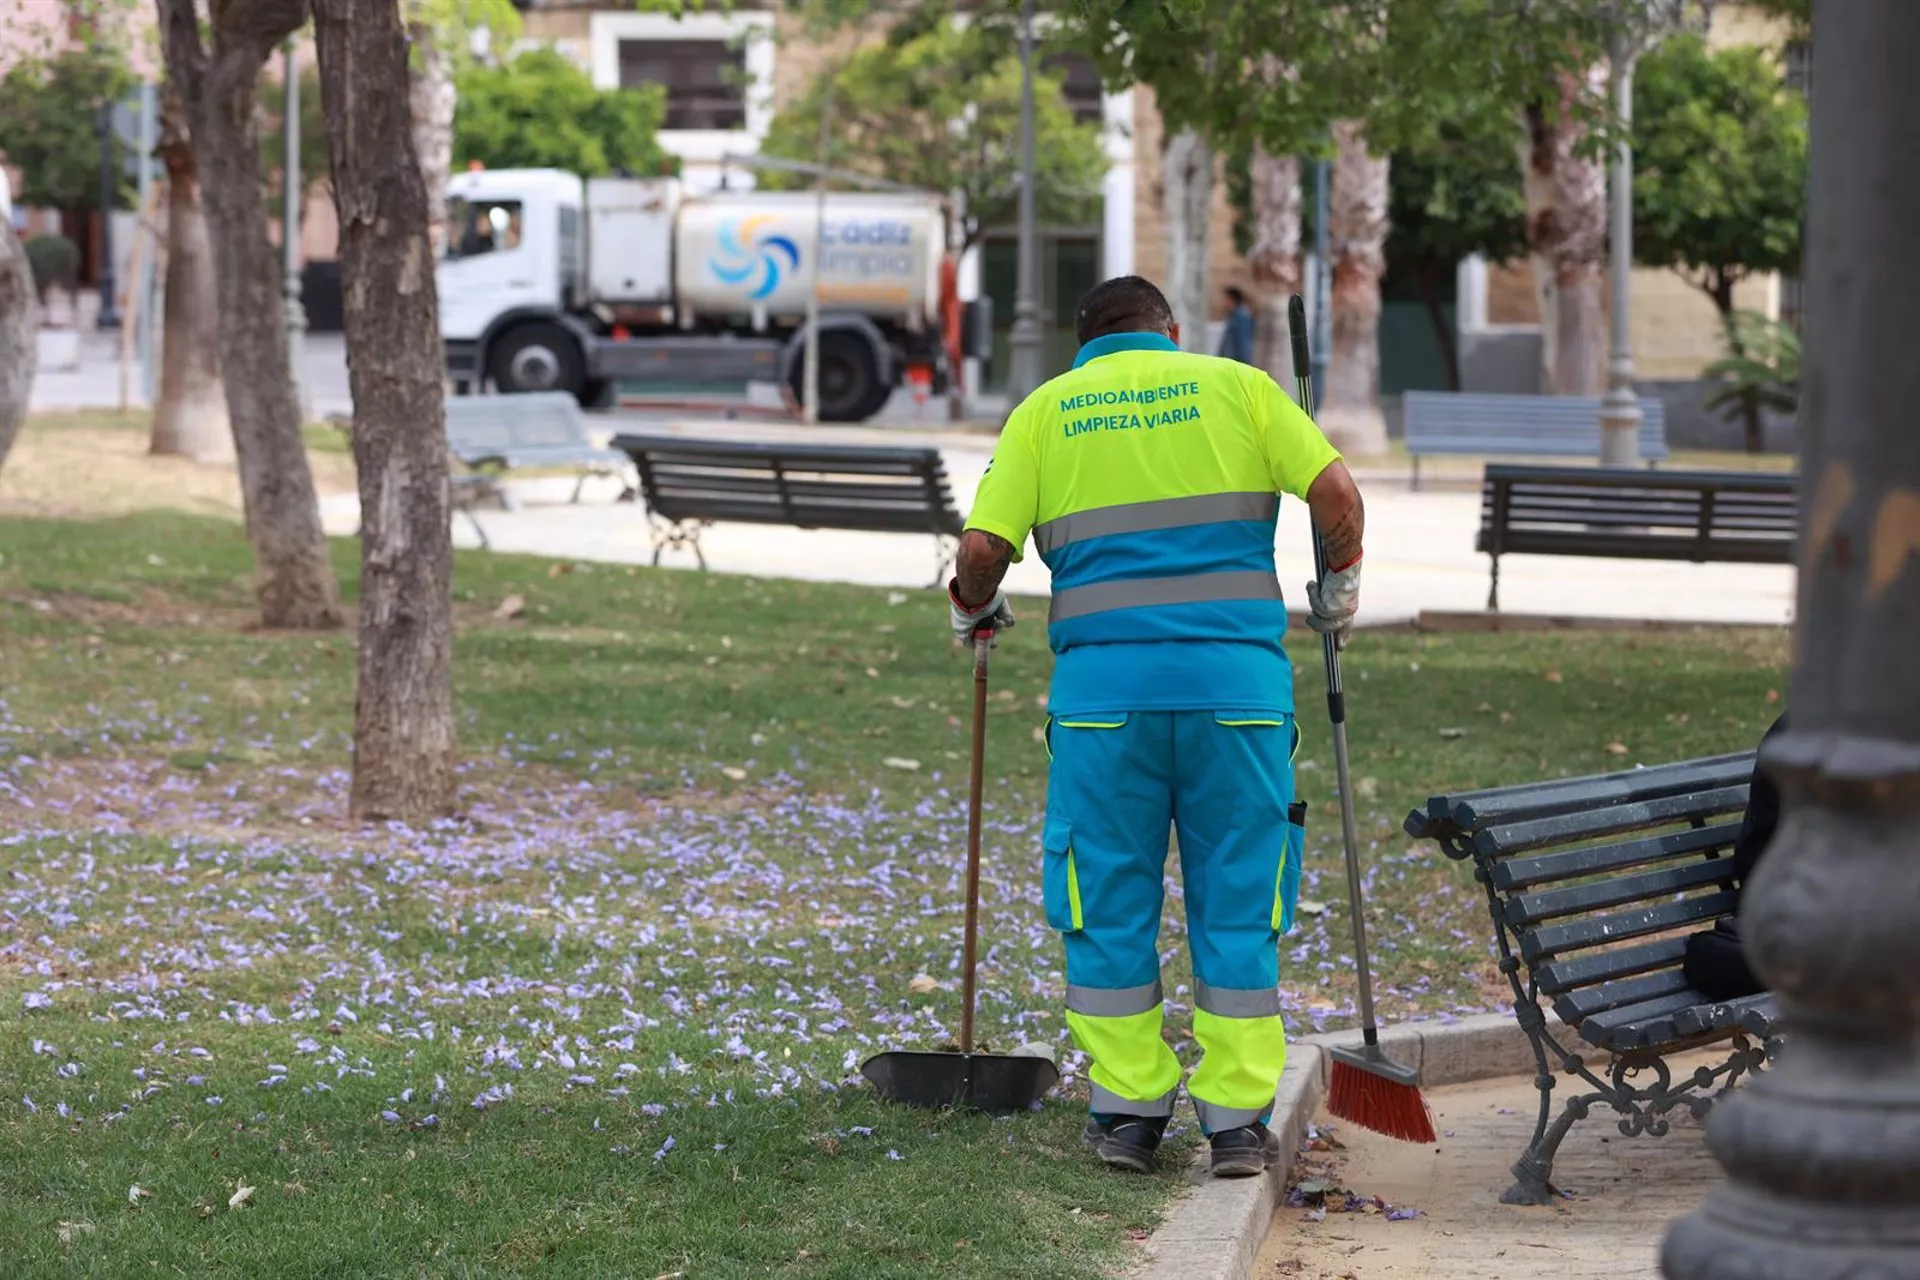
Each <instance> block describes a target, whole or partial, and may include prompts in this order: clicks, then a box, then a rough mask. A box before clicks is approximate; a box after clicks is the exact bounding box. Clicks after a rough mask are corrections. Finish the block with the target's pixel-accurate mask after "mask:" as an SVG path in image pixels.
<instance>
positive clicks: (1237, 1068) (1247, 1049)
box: [1187, 1009, 1287, 1134]
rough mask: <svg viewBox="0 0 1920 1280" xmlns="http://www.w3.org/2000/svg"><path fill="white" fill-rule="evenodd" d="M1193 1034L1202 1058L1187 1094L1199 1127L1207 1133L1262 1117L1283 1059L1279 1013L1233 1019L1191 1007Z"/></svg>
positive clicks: (1284, 1041) (1270, 1105)
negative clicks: (1198, 1121) (1197, 1115)
mask: <svg viewBox="0 0 1920 1280" xmlns="http://www.w3.org/2000/svg"><path fill="white" fill-rule="evenodd" d="M1193 1038H1194V1039H1195V1040H1197V1041H1199V1042H1200V1048H1201V1051H1202V1053H1203V1055H1204V1056H1203V1057H1202V1058H1201V1059H1200V1065H1199V1066H1198V1067H1197V1068H1195V1070H1194V1073H1193V1078H1192V1079H1191V1080H1189V1081H1187V1092H1188V1093H1190V1094H1191V1095H1193V1105H1194V1110H1195V1111H1197V1112H1198V1113H1199V1115H1200V1127H1201V1129H1202V1130H1204V1131H1205V1132H1207V1133H1210V1134H1211V1133H1218V1132H1220V1131H1221V1130H1222V1129H1237V1128H1239V1127H1241V1126H1242V1125H1249V1124H1252V1123H1254V1122H1255V1121H1256V1120H1258V1121H1265V1120H1266V1118H1267V1117H1268V1116H1269V1115H1270V1114H1271V1113H1272V1111H1273V1091H1274V1081H1276V1080H1278V1079H1279V1078H1280V1072H1281V1071H1282V1070H1283V1069H1284V1068H1285V1067H1286V1063H1287V1034H1286V1032H1285V1031H1284V1030H1282V1028H1281V1025H1280V1015H1279V1014H1278V1013H1275V1014H1272V1015H1270V1016H1267V1015H1263V1016H1260V1017H1252V1018H1234V1017H1227V1016H1225V1015H1223V1014H1218V1013H1209V1012H1208V1011H1207V1010H1205V1009H1195V1010H1194V1011H1193Z"/></svg>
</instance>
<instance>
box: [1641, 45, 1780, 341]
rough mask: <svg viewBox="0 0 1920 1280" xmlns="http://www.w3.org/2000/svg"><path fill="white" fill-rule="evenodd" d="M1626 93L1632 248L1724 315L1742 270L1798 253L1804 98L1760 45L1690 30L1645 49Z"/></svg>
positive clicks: (1773, 264)
mask: <svg viewBox="0 0 1920 1280" xmlns="http://www.w3.org/2000/svg"><path fill="white" fill-rule="evenodd" d="M1633 98H1634V119H1633V137H1634V151H1633V169H1634V176H1633V223H1634V225H1633V246H1634V256H1635V257H1636V258H1637V259H1638V260H1639V261H1640V262H1641V263H1642V264H1643V265H1646V266H1652V267H1671V268H1672V269H1674V270H1675V271H1677V272H1679V273H1680V274H1681V275H1682V276H1683V277H1685V278H1686V279H1687V281H1688V282H1689V283H1691V284H1693V285H1694V286H1696V287H1697V288H1699V289H1701V290H1703V291H1704V292H1705V293H1706V294H1707V296H1708V297H1710V298H1712V299H1713V303H1714V305H1715V306H1716V307H1718V308H1719V310H1720V313H1721V315H1722V316H1723V317H1724V316H1730V315H1731V314H1732V312H1733V287H1734V285H1735V284H1736V283H1737V282H1738V281H1740V280H1741V279H1742V278H1744V277H1746V276H1749V275H1752V274H1754V273H1756V272H1768V271H1792V270H1795V269H1797V268H1798V267H1799V265H1800V224H1801V220H1802V218H1803V216H1804V214H1805V209H1806V169H1807V112H1806V107H1805V105H1804V104H1803V103H1802V102H1801V101H1800V99H1799V97H1798V95H1796V94H1793V93H1790V92H1789V91H1788V90H1787V89H1786V88H1785V87H1784V85H1783V84H1782V82H1781V78H1780V71H1779V68H1778V67H1777V66H1775V65H1774V63H1773V61H1772V60H1771V58H1770V56H1769V55H1768V54H1767V53H1766V52H1764V51H1763V50H1759V49H1750V48H1744V49H1724V50H1720V51H1717V52H1715V51H1711V50H1709V49H1707V47H1706V45H1705V43H1704V42H1703V41H1701V40H1700V39H1699V38H1698V37H1696V36H1676V37H1675V38H1673V39H1671V40H1669V41H1667V42H1666V43H1665V44H1663V45H1661V46H1660V47H1659V48H1658V49H1656V50H1654V51H1653V52H1652V53H1650V54H1648V55H1647V56H1646V57H1645V58H1643V59H1642V60H1641V62H1640V66H1639V69H1638V71H1637V72H1636V73H1635V76H1634V87H1633Z"/></svg>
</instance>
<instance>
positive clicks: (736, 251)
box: [707, 213, 800, 300]
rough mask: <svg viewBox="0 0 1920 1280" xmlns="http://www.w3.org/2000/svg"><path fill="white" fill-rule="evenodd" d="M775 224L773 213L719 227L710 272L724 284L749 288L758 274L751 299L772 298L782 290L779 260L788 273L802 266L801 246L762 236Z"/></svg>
mask: <svg viewBox="0 0 1920 1280" xmlns="http://www.w3.org/2000/svg"><path fill="white" fill-rule="evenodd" d="M773 220H774V215H772V214H770V213H756V214H754V215H752V216H751V217H746V218H727V219H726V220H724V221H722V222H721V223H720V230H719V236H720V251H719V252H718V253H717V254H715V255H713V256H712V257H710V258H708V259H707V270H709V271H711V272H713V274H714V276H715V278H717V279H719V280H720V281H721V282H722V283H725V284H747V283H749V282H750V281H752V280H753V279H754V277H755V275H756V274H757V275H758V276H759V283H758V284H757V285H754V286H753V289H752V291H751V292H750V293H748V294H747V296H748V297H749V298H753V299H755V300H758V299H761V298H765V297H769V296H770V295H771V294H772V293H773V291H774V290H775V289H778V288H779V287H780V270H781V268H780V260H781V259H782V258H785V259H786V262H787V266H786V269H787V270H788V271H792V270H794V269H795V268H796V267H798V266H799V265H800V246H799V245H797V244H795V243H794V242H793V241H792V240H790V239H788V238H787V237H786V236H782V235H763V234H762V233H761V232H762V228H764V227H765V226H766V225H767V224H768V223H769V222H772V221H773Z"/></svg>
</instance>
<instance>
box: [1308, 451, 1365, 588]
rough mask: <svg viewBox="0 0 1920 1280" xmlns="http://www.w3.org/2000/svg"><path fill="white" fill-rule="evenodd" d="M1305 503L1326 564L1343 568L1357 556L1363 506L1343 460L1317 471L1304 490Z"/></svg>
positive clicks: (1363, 526)
mask: <svg viewBox="0 0 1920 1280" xmlns="http://www.w3.org/2000/svg"><path fill="white" fill-rule="evenodd" d="M1307 505H1308V506H1309V507H1311V508H1312V509H1313V527H1314V528H1315V529H1317V530H1319V532H1320V538H1321V540H1322V541H1323V542H1325V543H1326V546H1327V565H1328V567H1329V568H1335V569H1339V568H1344V567H1346V566H1347V565H1349V564H1352V563H1353V562H1354V561H1355V560H1358V559H1359V558H1360V544H1361V541H1362V539H1363V538H1364V537H1365V535H1366V530H1367V510H1366V504H1365V503H1363V502H1362V501H1361V500H1360V489H1359V486H1358V485H1356V484H1354V482H1353V475H1352V474H1351V473H1350V472H1349V471H1348V470H1347V468H1346V466H1345V464H1343V463H1339V462H1336V463H1334V464H1333V465H1332V466H1330V467H1328V468H1327V469H1326V470H1325V471H1323V472H1321V473H1320V478H1319V479H1317V480H1315V481H1314V482H1313V487H1312V488H1310V489H1308V490H1307Z"/></svg>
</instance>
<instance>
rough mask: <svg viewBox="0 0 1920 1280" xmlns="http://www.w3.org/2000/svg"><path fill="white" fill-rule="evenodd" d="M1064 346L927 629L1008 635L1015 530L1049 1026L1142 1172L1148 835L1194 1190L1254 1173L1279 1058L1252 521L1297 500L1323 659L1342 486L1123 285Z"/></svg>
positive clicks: (1283, 813)
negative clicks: (1043, 781)
mask: <svg viewBox="0 0 1920 1280" xmlns="http://www.w3.org/2000/svg"><path fill="white" fill-rule="evenodd" d="M1075 331H1076V335H1077V337H1078V338H1079V341H1080V352H1079V355H1078V357H1077V358H1076V359H1075V360H1074V362H1073V368H1072V369H1071V370H1070V371H1069V372H1067V373H1064V374H1062V375H1060V376H1059V377H1057V378H1055V379H1053V381H1051V382H1049V383H1047V384H1046V385H1045V386H1043V387H1041V388H1040V389H1039V390H1038V391H1036V392H1034V393H1033V394H1032V395H1031V396H1029V397H1027V398H1026V399H1025V400H1024V401H1022V402H1021V403H1020V405H1019V406H1018V407H1017V408H1016V409H1015V410H1014V411H1013V415H1012V416H1011V417H1010V418H1009V419H1008V420H1007V425H1006V428H1005V430H1004V431H1003V432H1002V433H1001V436H1000V440H999V444H998V446H997V447H996V448H995V450H994V455H993V461H992V463H991V464H989V466H988V469H987V473H986V475H985V477H984V478H983V479H982V481H981V483H980V491H979V496H978V498H977V499H976V500H975V502H974V506H973V511H972V514H971V515H970V516H969V518H968V520H967V528H966V532H965V534H964V535H963V536H962V538H961V541H960V551H959V559H958V564H957V574H956V576H955V578H954V579H953V581H952V582H951V583H950V584H949V586H948V595H949V596H950V603H951V606H952V609H951V613H952V625H953V632H954V635H955V636H956V637H958V638H960V639H961V640H967V639H969V638H971V637H972V636H973V635H974V634H975V632H976V631H977V630H979V629H982V628H985V627H988V626H991V627H993V628H994V630H995V631H998V630H1000V629H1002V628H1005V627H1008V626H1011V625H1013V614H1012V610H1011V609H1010V608H1009V607H1008V604H1007V597H1006V593H1005V592H1004V591H1003V590H1002V589H1001V585H1000V584H1001V580H1002V579H1003V578H1004V577H1005V575H1006V571H1007V565H1008V563H1009V562H1010V561H1012V560H1017V559H1019V558H1020V557H1021V554H1022V549H1023V547H1024V545H1025V543H1026V540H1027V536H1028V535H1029V534H1031V535H1032V536H1033V542H1034V546H1035V548H1036V549H1037V550H1038V551H1039V553H1040V558H1041V559H1042V560H1044V561H1045V562H1046V564H1047V567H1048V568H1049V569H1051V570H1052V573H1053V600H1052V605H1051V607H1050V609H1049V612H1048V617H1047V637H1048V643H1049V645H1050V646H1051V647H1052V649H1053V651H1054V653H1055V654H1056V655H1057V657H1056V661H1055V665H1054V672H1053V688H1052V692H1051V696H1050V698H1049V701H1048V710H1049V713H1050V721H1049V725H1048V736H1049V750H1050V752H1051V755H1052V765H1051V768H1050V772H1049V775H1048V785H1047V813H1046V824H1045V828H1044V836H1043V840H1042V844H1043V846H1044V872H1043V875H1044V887H1045V899H1046V912H1047V922H1048V923H1049V924H1050V925H1051V926H1052V927H1053V928H1055V929H1057V930H1059V931H1060V933H1061V934H1062V935H1063V937H1064V940H1065V944H1066V957H1067V1025H1068V1027H1069V1028H1070V1029H1071V1030H1072V1032H1073V1039H1074V1041H1075V1043H1076V1044H1078V1045H1079V1046H1080V1048H1081V1049H1082V1050H1083V1051H1084V1052H1085V1053H1086V1054H1087V1055H1088V1057H1090V1058H1091V1059H1092V1063H1093V1065H1092V1070H1091V1072H1090V1075H1091V1084H1092V1091H1093V1100H1092V1111H1093V1115H1092V1118H1091V1119H1090V1121H1089V1122H1088V1125H1087V1134H1086V1136H1087V1140H1088V1142H1089V1143H1090V1144H1091V1145H1093V1146H1094V1147H1095V1148H1096V1150H1097V1151H1098V1152H1099V1155H1100V1158H1101V1159H1102V1160H1104V1161H1105V1162H1106V1163H1108V1164H1110V1165H1115V1166H1118V1167H1120V1168H1124V1169H1134V1170H1138V1171H1141V1172H1146V1171H1148V1170H1150V1169H1151V1168H1152V1164H1153V1155H1154V1152H1155V1150H1156V1149H1157V1148H1158V1147H1159V1145H1160V1139H1161V1137H1162V1135H1163V1134H1164V1132H1165V1130H1166V1126H1167V1121H1168V1119H1169V1118H1170V1117H1171V1116H1172V1114H1173V1104H1174V1098H1175V1095H1176V1094H1177V1092H1178V1091H1179V1087H1180V1077H1181V1067H1180V1061H1179V1059H1178V1058H1176V1057H1175V1056H1174V1053H1173V1050H1172V1049H1171V1048H1170V1047H1169V1046H1168V1045H1167V1042H1166V1041H1165V1039H1163V1038H1162V1035H1161V997H1162V992H1161V984H1160V955H1159V945H1158V939H1159V934H1160V913H1161V900H1162V889H1161V886H1162V877H1163V872H1164V868H1165V865H1166V861H1167V836H1168V832H1169V829H1171V830H1173V831H1175V832H1176V833H1177V834H1178V837H1179V847H1180V873H1181V879H1182V882H1183V884H1184V886H1185V897H1186V906H1187V931H1188V937H1189V940H1190V943H1191V950H1192V954H1193V969H1194V978H1195V983H1194V996H1193V1005H1194V1013H1193V1035H1194V1039H1195V1040H1196V1041H1198V1043H1199V1046H1200V1050H1201V1058H1200V1062H1199V1065H1198V1066H1196V1067H1195V1068H1194V1072H1193V1076H1192V1079H1191V1080H1189V1081H1188V1084H1187V1092H1188V1093H1189V1094H1190V1095H1191V1096H1192V1098H1193V1103H1194V1108H1195V1110H1196V1111H1197V1112H1198V1113H1199V1118H1200V1127H1201V1130H1202V1132H1204V1133H1205V1134H1206V1135H1207V1136H1208V1137H1209V1138H1210V1139H1211V1140H1212V1146H1213V1153H1212V1167H1213V1172H1214V1173H1215V1174H1216V1175H1220V1176H1227V1177H1233V1176H1247V1175H1252V1174H1258V1173H1260V1172H1261V1171H1262V1170H1263V1169H1266V1168H1268V1167H1269V1166H1271V1165H1273V1164H1274V1163H1275V1162H1276V1161H1277V1160H1278V1158H1279V1155H1280V1144H1279V1140H1278V1138H1276V1137H1275V1136H1274V1134H1273V1133H1272V1132H1271V1131H1270V1130H1269V1129H1268V1127H1267V1121H1268V1119H1269V1117H1270V1116H1271V1113H1272V1110H1273V1097H1274V1090H1275V1088H1276V1086H1277V1085H1278V1084H1279V1080H1280V1071H1281V1067H1282V1065H1283V1064H1284V1062H1285V1059H1286V1038H1285V1035H1284V1033H1283V1032H1282V1030H1281V1022H1280V993H1279V961H1278V937H1279V935H1280V934H1281V933H1283V932H1284V931H1285V929H1286V928H1287V927H1289V926H1290V924H1291V920H1292V913H1293V906H1294V901H1295V899H1296V897H1297V895H1298V892H1299V875H1300V861H1299V859H1300V853H1301V840H1302V826H1301V825H1300V824H1301V823H1303V822H1304V815H1303V813H1299V811H1298V810H1297V809H1296V807H1295V806H1294V805H1293V755H1294V751H1295V748H1296V747H1297V745H1298V742H1299V736H1298V732H1297V730H1296V729H1295V726H1294V714H1293V671H1292V668H1291V666H1290V665H1289V663H1288V661H1287V655H1286V653H1285V652H1284V651H1283V650H1282V648H1281V646H1280V639H1281V636H1282V634H1283V633H1284V632H1285V631H1286V626H1287V613H1286V606H1285V605H1284V604H1283V603H1282V601H1281V595H1280V583H1279V580H1278V578H1277V576H1276V574H1275V569H1274V524H1275V520H1276V518H1277V516H1278V511H1279V503H1280V495H1282V494H1291V495H1293V496H1294V497H1296V498H1302V499H1304V500H1305V501H1306V502H1307V505H1308V506H1309V507H1310V508H1311V510H1312V516H1313V523H1314V527H1315V528H1316V529H1318V530H1319V532H1320V534H1321V536H1322V537H1323V538H1324V539H1325V541H1326V547H1327V565H1328V572H1327V573H1326V575H1325V576H1324V577H1323V578H1322V579H1321V581H1319V582H1317V583H1310V584H1308V587H1307V598H1308V601H1309V604H1310V606H1311V614H1310V623H1311V625H1312V626H1313V627H1314V629H1315V630H1317V631H1320V632H1323V633H1330V634H1332V635H1334V636H1335V637H1336V639H1337V640H1338V641H1339V642H1341V643H1344V641H1345V639H1346V636H1347V635H1348V633H1349V632H1350V630H1351V628H1352V625H1353V616H1354V612H1355V609H1356V607H1357V605H1358V602H1359V585H1360V540H1361V531H1362V527H1363V521H1364V516H1363V513H1362V508H1361V502H1360V494H1359V491H1358V490H1357V489H1356V488H1355V487H1354V482H1353V477H1352V476H1351V475H1350V474H1348V471H1347V468H1346V466H1345V464H1344V463H1342V462H1341V461H1340V456H1339V454H1338V453H1337V452H1336V451H1335V450H1334V448H1333V446H1332V445H1330V444H1329V443H1328V442H1327V439H1326V437H1325V436H1323V435H1322V434H1321V433H1320V429H1319V428H1318V427H1316V426H1315V425H1314V424H1313V422H1312V421H1311V420H1310V419H1309V418H1308V417H1307V416H1306V414H1305V413H1303V412H1302V411H1301V410H1300V409H1299V408H1298V407H1297V406H1296V405H1295V404H1294V403H1293V401H1292V400H1291V399H1290V398H1289V397H1288V396H1287V395H1286V393H1285V392H1283V391H1282V390H1281V389H1280V388H1279V386H1278V385H1276V384H1275V383H1274V381H1273V379H1272V378H1270V377H1268V376H1267V374H1266V373H1264V372H1262V371H1261V370H1259V369H1257V368H1254V367H1251V366H1249V365H1244V364H1239V363H1237V362H1234V361H1231V360H1225V359H1221V358H1218V357H1215V356H1204V355H1196V354H1190V353H1187V352H1183V351H1181V350H1180V349H1179V345H1178V342H1179V337H1180V329H1179V326H1178V325H1177V324H1175V323H1174V319H1173V313H1172V310H1171V309H1170V308H1169V307H1168V305H1167V300H1166V298H1165V297H1164V296H1163V295H1162V294H1161V292H1160V291H1159V290H1158V289H1157V288H1155V287H1154V286H1153V285H1152V284H1150V283H1149V282H1147V281H1146V280H1143V279H1141V278H1139V277H1138V276H1123V277H1120V278H1118V279H1114V280H1109V281H1107V282H1106V283H1104V284H1101V285H1099V286H1097V287H1096V288H1094V289H1093V290H1092V291H1091V292H1089V293H1088V294H1087V296H1086V297H1085V298H1084V299H1083V300H1082V301H1081V303H1080V308H1079V311H1078V313H1077V314H1076V316H1075ZM1290 811H1294V812H1292V813H1290ZM1296 815H1298V816H1296ZM1290 817H1294V818H1295V820H1294V821H1290V820H1289V819H1290Z"/></svg>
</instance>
